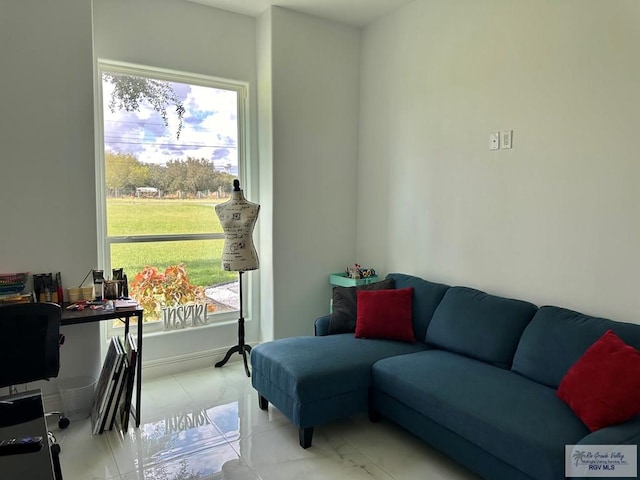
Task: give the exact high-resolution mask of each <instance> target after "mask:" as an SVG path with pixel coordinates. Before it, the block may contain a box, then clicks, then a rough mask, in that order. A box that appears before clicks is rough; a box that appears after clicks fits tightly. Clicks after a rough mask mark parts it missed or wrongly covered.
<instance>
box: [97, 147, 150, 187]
mask: <svg viewBox="0 0 640 480" xmlns="http://www.w3.org/2000/svg"><path fill="white" fill-rule="evenodd" d="M104 169H105V172H104V176H105V185H106V187H107V188H108V189H109V190H113V191H114V192H115V193H116V195H117V194H118V192H122V191H123V190H124V191H135V188H136V187H143V186H147V183H148V180H149V167H148V166H147V165H144V164H143V163H141V162H140V161H139V160H138V159H137V158H136V157H134V156H133V155H128V154H124V153H117V154H114V153H111V152H107V153H106V154H105V157H104Z"/></svg>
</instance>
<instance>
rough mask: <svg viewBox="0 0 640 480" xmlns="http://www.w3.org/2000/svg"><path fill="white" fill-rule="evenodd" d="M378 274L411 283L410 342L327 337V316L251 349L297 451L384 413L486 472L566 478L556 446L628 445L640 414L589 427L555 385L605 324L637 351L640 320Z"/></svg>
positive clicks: (258, 383)
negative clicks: (324, 434)
mask: <svg viewBox="0 0 640 480" xmlns="http://www.w3.org/2000/svg"><path fill="white" fill-rule="evenodd" d="M387 279H391V280H393V282H394V283H395V288H396V289H406V288H411V289H412V292H413V295H412V310H411V322H412V325H411V326H412V329H413V334H414V337H415V341H414V342H403V341H397V340H388V339H380V338H358V337H356V336H355V335H354V334H353V333H342V334H328V332H329V326H330V321H331V317H330V316H325V317H321V318H319V319H317V320H316V323H315V328H316V334H315V336H304V337H294V338H285V339H280V340H275V341H271V342H265V343H262V344H260V345H257V346H256V347H255V348H254V349H253V351H252V353H251V363H252V368H253V374H252V384H253V386H254V388H255V389H256V390H257V392H258V395H259V402H260V408H262V409H267V408H268V404H269V403H271V404H273V405H274V406H275V407H276V408H278V409H279V410H280V411H281V412H282V413H283V414H284V415H285V416H287V417H288V418H289V419H290V420H291V422H293V423H294V424H295V425H296V426H297V427H298V430H299V435H300V436H299V442H300V445H301V446H302V447H303V448H308V447H309V446H311V443H312V435H313V429H314V427H315V426H319V425H322V424H324V423H327V422H330V421H334V420H337V419H340V418H345V417H348V416H350V415H353V414H356V413H368V414H369V417H370V418H371V419H372V420H374V421H375V420H376V419H377V418H379V416H380V415H381V416H383V417H385V418H387V419H390V420H391V421H393V422H396V423H397V424H399V425H401V426H402V427H404V428H405V429H407V430H409V431H410V432H412V433H413V434H415V435H416V436H417V437H419V438H420V439H422V440H424V441H426V442H428V443H429V444H431V445H432V446H434V447H436V448H437V449H439V450H441V451H442V452H444V453H446V454H447V455H449V456H450V457H452V458H453V459H454V460H456V461H457V462H459V463H461V464H462V465H465V466H466V467H467V468H469V469H470V470H472V471H474V472H476V473H477V474H479V475H481V476H482V477H484V478H490V479H510V480H512V479H541V480H542V479H550V480H551V479H558V478H565V445H602V444H607V445H624V444H626V445H637V443H638V440H640V417H638V416H632V417H631V418H630V419H629V420H627V421H624V422H621V423H616V424H613V425H609V426H605V427H604V428H599V429H596V430H595V431H592V429H591V428H590V427H588V426H587V425H585V423H583V421H582V420H581V418H580V417H579V416H578V415H576V413H574V410H573V409H572V407H570V406H569V404H568V403H566V401H563V399H561V398H559V396H558V388H559V386H560V384H561V383H562V382H563V379H564V378H565V376H566V375H567V373H568V371H569V370H570V369H571V367H572V366H573V365H574V364H576V363H577V362H578V361H579V360H580V359H581V358H582V357H583V355H585V352H586V351H587V350H588V349H589V348H590V347H591V346H592V345H594V344H595V343H596V342H598V341H599V339H601V338H602V337H603V335H604V334H605V333H606V332H608V331H609V330H611V331H613V332H615V334H616V336H617V337H619V338H620V339H622V340H623V341H624V342H625V343H626V344H628V346H630V347H629V348H631V347H633V348H631V349H632V350H634V349H638V348H640V326H639V325H634V324H629V323H622V322H615V321H612V320H607V319H603V318H597V317H592V316H588V315H584V314H581V313H578V312H575V311H571V310H568V309H565V308H561V307H555V306H544V307H541V308H538V307H537V306H535V305H534V304H532V303H530V302H526V301H522V300H515V299H510V298H504V297H500V296H496V295H491V294H488V293H485V292H482V291H479V290H476V289H473V288H468V287H459V286H456V287H449V286H447V285H443V284H438V283H433V282H429V281H427V280H424V279H421V278H418V277H415V276H411V275H405V274H399V273H396V274H390V275H388V276H387ZM636 353H637V352H636ZM639 355H640V354H639ZM635 402H636V403H638V402H640V399H638V398H636V399H635Z"/></svg>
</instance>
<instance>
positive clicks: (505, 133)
mask: <svg viewBox="0 0 640 480" xmlns="http://www.w3.org/2000/svg"><path fill="white" fill-rule="evenodd" d="M512 140H513V130H502V131H501V132H500V143H501V144H502V148H511V145H512Z"/></svg>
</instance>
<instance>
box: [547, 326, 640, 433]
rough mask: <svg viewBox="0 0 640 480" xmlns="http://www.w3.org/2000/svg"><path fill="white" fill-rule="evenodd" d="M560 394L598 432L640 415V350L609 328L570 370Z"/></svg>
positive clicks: (585, 422)
mask: <svg viewBox="0 0 640 480" xmlns="http://www.w3.org/2000/svg"><path fill="white" fill-rule="evenodd" d="M557 395H558V397H560V398H561V399H562V400H563V401H565V402H566V403H567V404H568V405H569V406H570V407H571V409H572V410H573V411H574V413H575V414H576V415H577V416H578V417H579V418H580V420H582V421H583V422H584V424H585V425H586V426H587V427H589V429H590V430H591V431H592V432H594V431H596V430H599V429H601V428H603V427H607V426H609V425H614V424H616V423H622V422H625V421H627V420H629V419H630V418H631V417H634V416H636V415H638V414H640V352H639V351H638V350H636V349H635V348H633V347H632V346H630V345H627V344H626V343H625V342H624V341H622V340H621V339H620V337H618V336H617V335H616V334H615V333H614V332H613V330H607V331H606V332H605V334H604V335H602V337H600V338H599V339H598V340H597V341H596V342H595V343H594V344H593V345H591V346H590V347H589V348H588V349H587V351H586V352H585V353H584V355H582V357H580V358H579V359H578V361H577V362H576V363H574V364H573V365H572V366H571V368H570V369H569V370H568V371H567V374H566V375H565V376H564V378H563V379H562V382H560V385H559V386H558V391H557Z"/></svg>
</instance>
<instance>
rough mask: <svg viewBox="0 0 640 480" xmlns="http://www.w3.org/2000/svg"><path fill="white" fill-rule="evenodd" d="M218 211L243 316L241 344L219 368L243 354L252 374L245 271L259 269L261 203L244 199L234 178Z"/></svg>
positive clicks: (226, 262) (227, 265) (224, 255)
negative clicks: (256, 233)
mask: <svg viewBox="0 0 640 480" xmlns="http://www.w3.org/2000/svg"><path fill="white" fill-rule="evenodd" d="M215 208H216V214H217V215H218V218H219V219H220V224H221V225H222V230H223V231H224V246H223V248H222V269H223V270H225V271H227V272H238V276H239V290H240V318H239V319H238V345H236V346H235V347H231V348H230V349H229V351H227V354H226V355H225V357H224V358H223V359H222V360H221V361H220V362H218V363H216V365H215V366H216V367H222V366H223V365H224V364H225V363H227V361H228V360H229V358H230V357H231V355H233V354H234V353H236V352H237V353H239V354H240V355H242V359H243V360H244V370H245V372H246V373H247V377H250V376H251V374H250V373H249V366H248V364H247V353H250V352H251V346H250V345H245V343H244V317H243V315H242V274H243V273H244V272H246V271H249V270H256V269H257V268H258V266H259V262H258V253H257V252H256V249H255V246H254V245H253V239H252V233H253V227H254V226H255V224H256V221H257V220H258V213H259V212H260V205H258V204H257V203H252V202H250V201H248V200H247V199H246V198H244V194H243V193H242V190H241V189H240V182H239V181H238V180H234V181H233V192H231V198H230V199H229V200H227V201H226V202H224V203H220V204H218V205H216V207H215Z"/></svg>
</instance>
